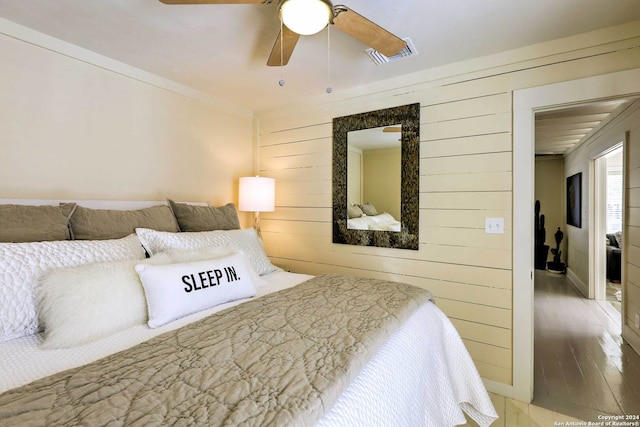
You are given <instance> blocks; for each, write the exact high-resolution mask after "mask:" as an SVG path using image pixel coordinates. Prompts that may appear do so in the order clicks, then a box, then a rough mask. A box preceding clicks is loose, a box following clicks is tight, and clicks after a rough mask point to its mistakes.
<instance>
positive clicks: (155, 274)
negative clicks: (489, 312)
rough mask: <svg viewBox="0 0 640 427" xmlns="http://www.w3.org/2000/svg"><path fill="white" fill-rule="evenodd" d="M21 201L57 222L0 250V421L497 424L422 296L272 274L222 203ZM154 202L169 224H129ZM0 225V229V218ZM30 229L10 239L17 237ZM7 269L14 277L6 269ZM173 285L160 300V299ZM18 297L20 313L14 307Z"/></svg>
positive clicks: (146, 216)
mask: <svg viewBox="0 0 640 427" xmlns="http://www.w3.org/2000/svg"><path fill="white" fill-rule="evenodd" d="M7 202H15V201H4V204H7ZM0 203H3V201H0ZM11 204H12V205H15V203H11ZM25 204H32V205H34V206H35V205H50V206H54V207H56V208H58V209H59V211H58V212H56V215H57V216H56V221H57V222H64V219H63V218H66V221H68V222H69V224H71V226H70V227H68V228H67V232H68V234H66V235H65V230H64V227H55V226H53V225H52V224H48V225H47V226H46V227H43V228H44V229H45V231H46V232H47V233H48V232H49V231H50V230H52V229H56V230H57V231H56V233H49V234H52V235H51V236H49V235H47V236H46V239H48V240H47V241H35V242H34V241H26V242H25V241H23V242H17V243H16V242H11V243H0V253H2V255H3V259H4V261H3V264H1V265H0V266H1V267H2V271H1V273H2V275H0V279H1V280H3V282H2V283H0V286H1V287H0V320H2V325H1V326H0V328H1V329H0V332H2V334H3V338H0V340H1V341H0V425H21V424H30V425H68V424H87V425H174V424H175V425H318V426H357V425H361V426H372V425H381V426H382V425H384V426H394V425H397V426H407V425H412V426H414V425H415V426H418V425H421V426H449V425H458V424H464V423H465V422H466V420H465V417H464V414H463V411H464V412H466V413H467V414H468V415H469V416H470V417H471V418H473V419H474V420H476V422H477V423H478V424H480V425H489V424H490V423H491V422H493V420H495V419H496V418H497V415H496V413H495V410H494V408H493V406H492V404H491V401H490V399H489V397H488V394H487V392H486V390H485V388H484V386H483V384H482V381H481V379H480V377H479V375H478V373H477V371H476V369H475V366H474V365H473V362H472V360H471V358H470V356H469V354H468V352H467V351H466V349H465V348H464V345H463V343H462V340H461V339H460V337H459V336H458V334H457V332H456V331H455V329H454V328H453V326H452V325H451V323H450V322H449V320H448V319H447V318H446V316H445V315H444V314H443V313H442V312H441V311H440V310H439V309H438V308H437V306H436V305H435V304H434V302H433V298H432V296H431V295H430V294H429V293H428V292H427V291H424V290H422V289H418V288H415V287H413V286H409V285H406V284H403V283H396V282H388V281H383V280H377V279H366V278H360V277H348V276H342V275H335V274H327V275H321V276H316V277H312V276H308V275H304V274H297V273H290V272H286V271H283V270H282V269H280V268H278V267H276V266H274V265H273V264H271V263H270V261H269V260H268V258H267V257H266V254H264V250H263V249H262V245H261V243H260V241H259V238H258V237H257V235H256V234H255V231H254V230H253V229H240V227H239V222H238V221H237V213H235V208H234V207H233V205H230V206H229V205H227V206H225V207H220V208H214V207H210V206H195V205H188V204H178V203H175V202H172V201H169V202H165V203H163V202H144V203H142V204H141V203H135V204H131V203H124V204H118V203H116V204H113V203H110V204H107V205H102V204H95V203H84V202H78V203H72V204H73V205H74V206H73V207H71V206H69V205H70V203H65V204H63V205H58V202H57V201H55V202H54V201H26V202H25ZM83 204H84V206H83ZM156 205H158V206H161V205H166V207H168V208H169V211H167V209H164V208H162V209H155V210H154V211H153V212H152V213H150V212H151V211H148V210H147V209H151V207H153V208H155V207H156ZM78 206H80V207H81V209H80V210H78ZM96 206H99V207H100V209H95V207H96ZM113 206H117V207H118V209H108V210H107V209H105V208H106V207H113ZM119 210H122V211H123V212H122V213H118V212H115V211H119ZM167 212H170V213H171V214H172V215H173V218H171V216H170V215H168V214H167ZM76 214H78V215H79V216H78V217H77V218H75V219H74V218H73V216H74V215H76ZM36 217H37V215H36ZM3 218H4V221H5V223H4V224H2V225H5V226H6V225H7V222H6V218H7V216H6V215H5V216H4V217H3V212H2V205H0V223H1V222H2V221H3ZM158 218H160V219H158ZM36 219H37V220H38V221H41V218H36ZM172 221H174V222H172ZM105 223H107V224H109V225H108V226H105V225H104V224H105ZM19 226H20V224H17V225H16V228H19ZM132 226H133V227H134V230H135V232H134V233H129V232H128V231H130V227H132ZM5 228H6V227H5ZM35 228H37V227H33V226H32V225H29V226H28V227H26V229H28V230H30V231H29V232H28V233H26V234H29V235H28V236H26V237H25V236H21V238H22V237H24V238H27V239H29V240H32V239H34V236H33V235H31V234H30V233H32V230H33V229H35ZM163 228H164V230H163ZM114 230H116V231H117V232H115V234H114ZM23 234H24V233H23ZM122 234H124V236H122ZM65 236H66V237H65ZM2 237H3V236H2V232H0V238H2ZM35 237H37V238H41V237H42V236H35ZM4 238H5V241H6V240H8V239H9V238H14V240H15V236H9V237H7V236H4ZM72 238H75V240H71V239H72ZM82 239H83V240H82ZM16 254H19V255H20V256H16ZM70 254H71V255H70ZM9 259H13V260H14V261H13V262H11V261H8V260H9ZM33 259H37V260H38V261H37V262H35V263H34V262H33ZM21 263H22V264H25V265H31V267H29V269H30V271H29V272H28V273H24V271H23V270H20V269H17V270H16V267H15V266H16V265H19V264H21ZM9 270H11V271H9ZM7 271H9V273H7ZM16 271H22V273H20V272H16ZM20 274H23V277H27V278H29V280H31V281H34V280H35V282H34V283H33V289H27V290H25V289H22V290H21V292H22V293H20V292H16V291H15V288H16V287H17V286H16V281H20V280H18V279H19V277H18V276H20ZM24 274H26V276H24ZM34 278H35V279H34ZM169 278H175V280H173V279H172V280H173V281H171V280H170V279H169ZM176 280H180V282H181V283H180V293H176V294H175V295H174V294H171V292H173V290H175V289H174V288H175V287H172V288H171V289H173V290H171V291H167V289H168V288H167V286H169V285H168V283H169V284H171V283H176ZM231 283H232V284H233V287H229V286H226V285H228V284H231ZM225 286H226V287H225ZM22 288H25V286H22ZM26 288H29V286H26ZM7 289H10V291H7ZM11 289H12V290H11ZM229 289H233V290H232V291H229ZM12 292H13V293H12ZM30 292H31V294H30ZM229 292H231V293H229ZM185 295H190V296H193V295H198V297H197V298H195V302H194V299H193V298H191V299H187V297H185ZM210 295H211V296H210ZM12 299H14V300H15V299H20V300H21V301H19V302H16V301H12ZM29 299H31V301H30V304H31V305H32V307H31V308H30V309H29V307H28V306H29V304H26V306H27V307H26V308H25V307H22V306H21V307H20V308H19V309H16V308H15V307H16V306H19V305H20V302H24V301H22V300H29ZM17 311H19V312H21V313H22V316H17V317H18V318H20V319H19V320H20V321H14V319H13V317H16V316H15V312H17ZM25 313H26V315H25ZM12 316H13V317H12ZM34 316H35V317H34ZM9 320H11V321H9ZM25 325H26V326H25Z"/></svg>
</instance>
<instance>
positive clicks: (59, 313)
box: [36, 260, 147, 348]
mask: <svg viewBox="0 0 640 427" xmlns="http://www.w3.org/2000/svg"><path fill="white" fill-rule="evenodd" d="M139 262H140V261H139V260H128V261H117V262H103V263H96V264H87V265H83V266H80V267H75V268H62V269H57V270H52V271H50V272H48V273H45V274H44V276H43V277H42V280H41V283H40V286H39V287H38V290H37V293H36V294H37V302H38V317H39V319H40V324H41V326H42V327H43V328H44V335H43V341H42V347H44V348H67V347H73V346H76V345H80V344H85V343H88V342H91V341H95V340H97V339H100V338H103V337H106V336H109V335H111V334H112V333H114V332H117V331H120V330H123V329H127V328H129V327H131V326H134V325H142V324H144V323H145V322H146V320H147V304H146V302H145V299H144V292H143V290H142V284H141V283H140V278H139V277H138V275H137V274H136V270H135V267H136V264H138V263H139Z"/></svg>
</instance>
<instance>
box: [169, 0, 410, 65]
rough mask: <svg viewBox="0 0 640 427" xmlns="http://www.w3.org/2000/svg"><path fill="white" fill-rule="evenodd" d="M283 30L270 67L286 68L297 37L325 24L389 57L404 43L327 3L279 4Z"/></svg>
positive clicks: (286, 0)
mask: <svg viewBox="0 0 640 427" xmlns="http://www.w3.org/2000/svg"><path fill="white" fill-rule="evenodd" d="M160 1H161V2H162V3H165V4H244V3H271V2H272V1H273V0H160ZM278 14H279V16H280V19H281V22H282V30H281V31H280V34H278V38H277V39H276V42H275V43H274V45H273V49H272V50H271V54H270V55H269V59H268V61H267V65H269V66H279V65H287V63H288V62H289V58H291V54H292V53H293V49H294V48H295V47H296V43H298V39H299V38H300V35H309V34H315V33H317V32H318V31H320V30H322V29H324V28H325V27H326V26H327V25H328V24H333V25H334V26H335V27H336V28H338V29H339V30H341V31H343V32H345V33H347V34H348V35H350V36H351V37H354V38H355V39H357V40H359V41H361V42H362V43H364V44H366V45H367V46H369V47H372V48H374V49H375V50H377V51H378V52H380V53H382V54H383V55H385V56H387V57H390V56H393V55H395V54H397V53H399V52H400V51H401V50H402V49H404V48H405V46H406V45H407V43H406V42H405V41H404V40H402V39H401V38H399V37H397V36H395V35H393V34H391V33H390V32H389V31H387V30H385V29H384V28H382V27H380V26H379V25H377V24H375V23H373V22H371V21H369V20H368V19H367V18H365V17H364V16H362V15H360V14H358V13H356V12H354V11H353V10H351V9H349V8H348V7H346V6H342V5H336V6H334V5H333V3H331V1H329V0H279V1H278Z"/></svg>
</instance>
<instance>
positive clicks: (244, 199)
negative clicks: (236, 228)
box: [238, 176, 276, 212]
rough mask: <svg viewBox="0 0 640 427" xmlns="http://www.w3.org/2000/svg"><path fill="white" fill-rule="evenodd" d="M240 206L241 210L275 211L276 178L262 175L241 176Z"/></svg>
mask: <svg viewBox="0 0 640 427" xmlns="http://www.w3.org/2000/svg"><path fill="white" fill-rule="evenodd" d="M239 193H240V195H239V198H240V200H239V203H238V204H239V206H238V209H239V210H241V211H253V212H273V211H274V210H275V193H276V180H275V179H273V178H266V177H261V176H246V177H243V178H240V188H239Z"/></svg>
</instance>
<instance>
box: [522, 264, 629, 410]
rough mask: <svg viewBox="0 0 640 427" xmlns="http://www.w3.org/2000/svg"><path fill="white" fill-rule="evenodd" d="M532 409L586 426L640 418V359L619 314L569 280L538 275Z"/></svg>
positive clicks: (543, 274) (536, 282) (545, 274)
mask: <svg viewBox="0 0 640 427" xmlns="http://www.w3.org/2000/svg"><path fill="white" fill-rule="evenodd" d="M534 346H535V347H534V348H535V350H534V357H535V378H534V400H533V404H534V405H537V406H540V407H543V408H547V409H549V410H551V411H554V412H557V413H562V414H567V415H570V416H573V417H576V418H579V419H582V420H585V421H593V422H595V421H598V415H605V414H607V415H622V414H626V415H640V356H638V355H637V354H636V353H635V352H634V351H633V349H632V348H631V347H630V346H629V345H628V344H626V343H625V342H624V341H623V340H622V338H621V336H620V317H619V313H618V312H617V311H616V310H615V309H614V308H613V307H611V306H610V305H609V304H608V303H606V302H597V301H594V300H588V299H586V298H584V297H582V296H581V295H580V294H579V293H578V291H577V290H575V288H574V287H573V286H572V285H571V284H570V282H569V280H568V279H567V278H566V276H564V275H554V274H551V273H548V272H546V271H543V270H536V276H535V344H534Z"/></svg>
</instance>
